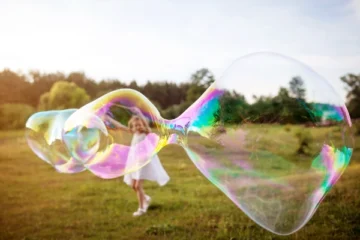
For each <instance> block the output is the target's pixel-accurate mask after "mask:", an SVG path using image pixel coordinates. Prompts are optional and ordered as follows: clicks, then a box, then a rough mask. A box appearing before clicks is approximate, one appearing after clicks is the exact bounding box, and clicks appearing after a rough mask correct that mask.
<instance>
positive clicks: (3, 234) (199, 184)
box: [0, 128, 360, 240]
mask: <svg viewBox="0 0 360 240" xmlns="http://www.w3.org/2000/svg"><path fill="white" fill-rule="evenodd" d="M270 131H273V133H272V134H271V135H272V136H276V135H279V134H281V133H280V132H279V130H277V129H276V128H273V129H270ZM274 139H275V140H276V139H282V138H280V137H279V138H273V139H265V140H264V144H265V143H268V142H271V141H272V142H274V141H275V140H274ZM356 140H358V139H356ZM356 140H355V142H357V141H356ZM276 150H278V151H286V149H273V151H276ZM359 150H360V149H359V148H358V147H356V146H355V149H354V154H353V157H352V160H351V162H350V165H349V167H348V169H347V170H346V171H345V173H344V174H343V176H342V177H341V179H340V180H339V181H338V183H337V184H336V185H335V186H334V187H333V189H331V190H330V192H329V194H328V195H327V196H326V197H325V199H324V201H323V202H322V204H321V205H320V207H319V208H318V210H317V211H316V213H315V214H314V216H313V218H312V219H311V220H310V221H309V222H308V223H307V224H306V225H305V227H303V228H302V229H301V230H300V231H298V232H296V233H294V234H292V235H289V236H278V235H275V234H272V233H270V232H268V231H266V230H264V229H263V228H261V227H260V226H258V225H257V224H256V223H254V222H253V221H252V220H250V219H249V218H248V217H247V216H246V215H245V214H244V213H243V212H242V211H241V210H240V209H238V208H237V207H236V206H235V205H234V204H233V203H232V202H231V201H230V200H229V199H228V198H227V197H226V196H225V195H224V194H223V193H222V192H221V191H220V190H219V189H217V188H215V187H214V186H213V185H212V183H210V182H209V181H208V180H207V179H206V178H205V177H204V176H203V175H202V174H201V173H200V172H199V171H198V170H197V169H196V167H195V165H194V164H193V163H192V162H191V160H190V159H189V157H188V156H187V155H186V153H185V151H184V150H183V149H182V148H181V147H179V146H176V145H171V146H167V147H165V148H164V149H163V150H161V152H160V153H159V157H160V159H161V160H162V163H163V165H164V167H165V169H166V170H167V172H168V174H169V175H170V177H171V180H170V182H169V183H168V184H167V185H166V186H164V187H158V186H157V185H156V184H154V183H148V182H147V183H146V184H145V190H146V192H147V193H148V194H149V195H150V196H152V198H153V202H152V205H151V206H150V209H149V211H148V212H147V214H146V215H144V216H141V217H139V218H134V217H132V212H133V211H135V210H136V209H137V199H136V197H135V194H134V192H133V191H132V189H131V188H130V187H128V186H127V185H125V183H123V179H122V178H118V179H112V180H104V179H100V178H98V177H96V176H94V175H93V174H91V173H90V172H82V173H78V174H73V175H67V174H60V173H58V172H56V171H55V170H54V169H53V168H52V167H51V166H50V165H48V164H46V163H45V162H43V161H41V160H40V159H39V158H38V157H36V156H35V154H34V153H32V151H31V150H30V149H29V147H28V146H27V143H26V140H25V138H24V132H23V131H20V130H19V131H2V132H0V172H1V174H0V206H1V208H0V209H1V210H0V239H6V240H7V239H22V240H25V239H26V240H31V239H228V240H230V239H232V240H235V239H359V238H360V224H359V223H360V198H359V196H360V180H359V175H360V152H359Z"/></svg>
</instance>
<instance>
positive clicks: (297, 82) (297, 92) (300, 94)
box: [290, 76, 306, 99]
mask: <svg viewBox="0 0 360 240" xmlns="http://www.w3.org/2000/svg"><path fill="white" fill-rule="evenodd" d="M290 91H291V92H292V94H293V95H294V96H295V97H296V98H298V99H305V94H306V90H305V88H304V81H303V80H302V78H301V77H299V76H296V77H293V78H292V80H291V81H290Z"/></svg>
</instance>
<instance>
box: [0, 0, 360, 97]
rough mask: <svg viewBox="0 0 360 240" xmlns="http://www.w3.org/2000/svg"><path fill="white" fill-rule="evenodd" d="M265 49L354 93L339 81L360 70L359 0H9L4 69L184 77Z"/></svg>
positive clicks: (2, 6) (1, 50) (4, 6)
mask: <svg viewBox="0 0 360 240" xmlns="http://www.w3.org/2000/svg"><path fill="white" fill-rule="evenodd" d="M261 51H271V52H276V53H280V54H283V55H286V56H289V57H292V58H294V59H297V60H299V61H301V62H302V63H305V64H307V65H308V66H310V67H311V68H312V69H313V70H314V71H315V72H317V73H318V74H320V75H321V76H323V77H324V78H325V79H327V80H328V81H329V82H330V84H331V85H332V86H333V87H334V88H335V89H336V91H338V92H339V94H340V95H341V97H343V98H345V90H344V85H343V83H342V82H341V81H340V77H341V76H343V75H345V74H347V73H355V74H360V0H317V1H314V0H302V1H295V0H283V1H280V0H271V1H268V0H249V1H246V0H242V1H237V0H234V1H230V0H224V1H211V0H182V1H177V0H143V1H138V0H131V1H130V0H86V1H82V0H78V1H55V0H54V1H50V0H48V1H38V0H34V1H17V0H10V1H4V0H0V70H1V69H4V68H10V69H11V70H14V71H21V72H27V71H29V70H38V71H41V72H56V71H61V72H64V73H69V72H71V71H83V72H85V73H86V75H87V76H89V77H91V78H93V79H95V80H102V79H110V78H116V79H119V80H121V81H123V82H130V81H131V80H133V79H135V80H137V82H138V83H140V84H143V83H146V81H147V80H150V81H161V80H167V81H173V82H183V81H188V80H189V78H190V75H191V74H192V73H193V72H195V71H196V70H198V69H200V68H203V67H206V68H208V69H209V70H210V71H212V72H213V73H214V75H215V77H216V78H218V79H219V78H220V77H221V76H222V75H223V73H224V71H225V70H226V69H227V68H228V67H229V66H230V65H231V63H232V62H233V61H234V60H236V59H238V58H239V57H242V56H244V55H246V54H249V53H254V52H261Z"/></svg>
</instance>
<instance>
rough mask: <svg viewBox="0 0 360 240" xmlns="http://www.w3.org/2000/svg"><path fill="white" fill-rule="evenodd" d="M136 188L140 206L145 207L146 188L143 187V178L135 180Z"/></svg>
mask: <svg viewBox="0 0 360 240" xmlns="http://www.w3.org/2000/svg"><path fill="white" fill-rule="evenodd" d="M134 181H135V183H134V189H135V191H136V194H137V198H138V201H139V208H141V209H143V208H144V201H145V194H144V189H143V188H142V180H134Z"/></svg>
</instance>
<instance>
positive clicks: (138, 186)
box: [112, 116, 170, 216]
mask: <svg viewBox="0 0 360 240" xmlns="http://www.w3.org/2000/svg"><path fill="white" fill-rule="evenodd" d="M112 122H113V121H112ZM113 123H114V122H113ZM128 130H129V131H130V132H131V133H132V134H133V138H132V141H131V148H130V151H129V154H128V159H127V162H128V163H135V164H136V162H141V160H139V161H137V159H136V158H137V157H139V155H140V153H139V150H141V149H138V148H137V146H136V145H137V144H139V145H140V144H144V143H146V140H147V139H146V136H147V134H149V133H150V132H151V129H150V127H149V124H148V123H147V121H146V120H145V119H144V118H142V117H140V116H133V117H132V118H131V119H130V120H129V122H128ZM142 141H145V142H142ZM149 144H150V143H149ZM149 147H150V149H151V150H154V149H152V147H153V146H149ZM145 151H147V150H145ZM143 180H149V181H155V182H157V183H158V184H159V185H160V186H164V185H165V184H166V183H167V182H168V181H169V180H170V178H169V176H168V174H167V173H166V171H165V169H164V168H163V166H162V165H161V163H160V159H159V157H158V156H157V155H154V156H152V158H151V160H150V162H149V163H148V164H147V165H145V166H144V167H142V168H140V169H139V170H137V171H135V172H131V173H129V174H125V176H124V182H125V183H126V184H128V185H129V186H131V187H132V188H133V189H134V191H135V192H136V194H137V198H138V201H139V208H138V210H137V211H136V212H134V213H133V216H141V215H143V214H144V213H146V211H147V209H148V207H149V205H150V202H151V198H150V197H149V196H148V195H146V194H145V192H144V189H143V186H142V184H143Z"/></svg>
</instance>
